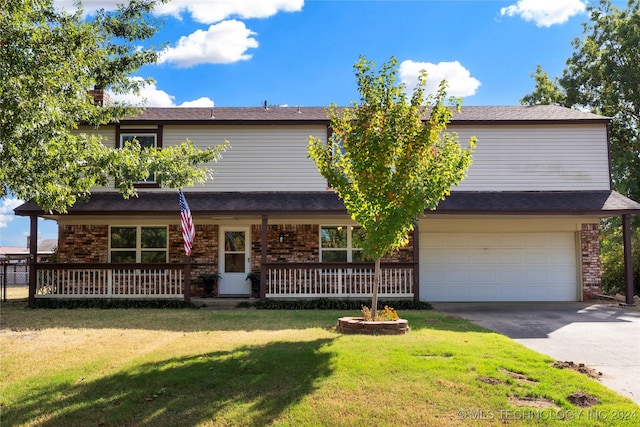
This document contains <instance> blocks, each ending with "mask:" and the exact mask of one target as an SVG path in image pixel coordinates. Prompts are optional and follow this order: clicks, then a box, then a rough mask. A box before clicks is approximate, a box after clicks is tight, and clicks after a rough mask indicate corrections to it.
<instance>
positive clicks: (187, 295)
mask: <svg viewBox="0 0 640 427" xmlns="http://www.w3.org/2000/svg"><path fill="white" fill-rule="evenodd" d="M178 196H179V205H180V227H181V229H182V239H183V240H184V255H185V262H184V300H185V301H186V302H189V301H190V300H191V249H192V248H193V240H194V238H195V235H196V231H195V227H194V225H193V217H192V216H191V209H189V204H188V203H187V199H185V197H184V194H183V193H182V190H178Z"/></svg>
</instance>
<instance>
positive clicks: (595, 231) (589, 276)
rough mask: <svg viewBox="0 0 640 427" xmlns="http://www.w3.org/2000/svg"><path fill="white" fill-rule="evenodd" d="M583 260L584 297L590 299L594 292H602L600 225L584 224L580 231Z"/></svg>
mask: <svg viewBox="0 0 640 427" xmlns="http://www.w3.org/2000/svg"><path fill="white" fill-rule="evenodd" d="M580 247H581V261H582V298H583V299H584V300H587V299H590V298H591V297H592V295H593V294H594V293H601V292H602V286H601V270H600V235H599V226H598V224H597V223H595V224H582V230H581V231H580Z"/></svg>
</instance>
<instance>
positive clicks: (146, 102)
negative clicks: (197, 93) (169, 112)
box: [110, 77, 213, 107]
mask: <svg viewBox="0 0 640 427" xmlns="http://www.w3.org/2000/svg"><path fill="white" fill-rule="evenodd" d="M131 78H132V79H135V80H143V79H142V77H131ZM110 95H111V97H112V98H113V100H114V101H118V102H125V103H127V104H131V105H136V106H144V107H176V104H175V97H174V96H171V95H169V94H168V93H167V92H165V91H163V90H160V89H158V88H157V86H156V84H155V83H150V84H147V85H146V86H145V87H143V88H142V89H141V90H140V95H139V96H137V95H134V94H132V93H130V94H113V93H110ZM178 107H213V100H212V99H210V98H207V97H201V98H198V99H196V100H193V101H186V102H183V103H182V104H180V105H178Z"/></svg>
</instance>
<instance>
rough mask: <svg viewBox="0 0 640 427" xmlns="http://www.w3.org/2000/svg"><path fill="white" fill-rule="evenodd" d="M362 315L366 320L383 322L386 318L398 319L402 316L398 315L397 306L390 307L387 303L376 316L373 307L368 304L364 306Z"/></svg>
mask: <svg viewBox="0 0 640 427" xmlns="http://www.w3.org/2000/svg"><path fill="white" fill-rule="evenodd" d="M361 311H362V315H363V318H364V320H365V321H366V322H371V321H376V322H382V321H385V320H398V319H400V316H398V312H396V310H395V308H393V307H389V306H388V305H385V306H384V308H383V309H382V310H380V311H379V312H378V313H377V314H376V315H375V317H373V313H372V311H371V309H370V308H369V307H367V306H362V310H361Z"/></svg>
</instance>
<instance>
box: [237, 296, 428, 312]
mask: <svg viewBox="0 0 640 427" xmlns="http://www.w3.org/2000/svg"><path fill="white" fill-rule="evenodd" d="M369 304H371V301H364V300H348V299H329V298H316V299H308V300H275V299H273V300H271V299H270V300H266V301H256V302H251V301H244V302H241V303H239V304H238V307H239V308H253V307H255V308H257V309H259V310H358V311H360V310H361V309H362V307H363V306H367V305H369ZM384 306H389V307H394V308H395V309H396V310H431V308H432V307H431V304H429V303H428V302H424V301H414V300H409V299H407V300H395V301H391V300H380V301H378V308H379V309H383V308H384Z"/></svg>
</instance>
